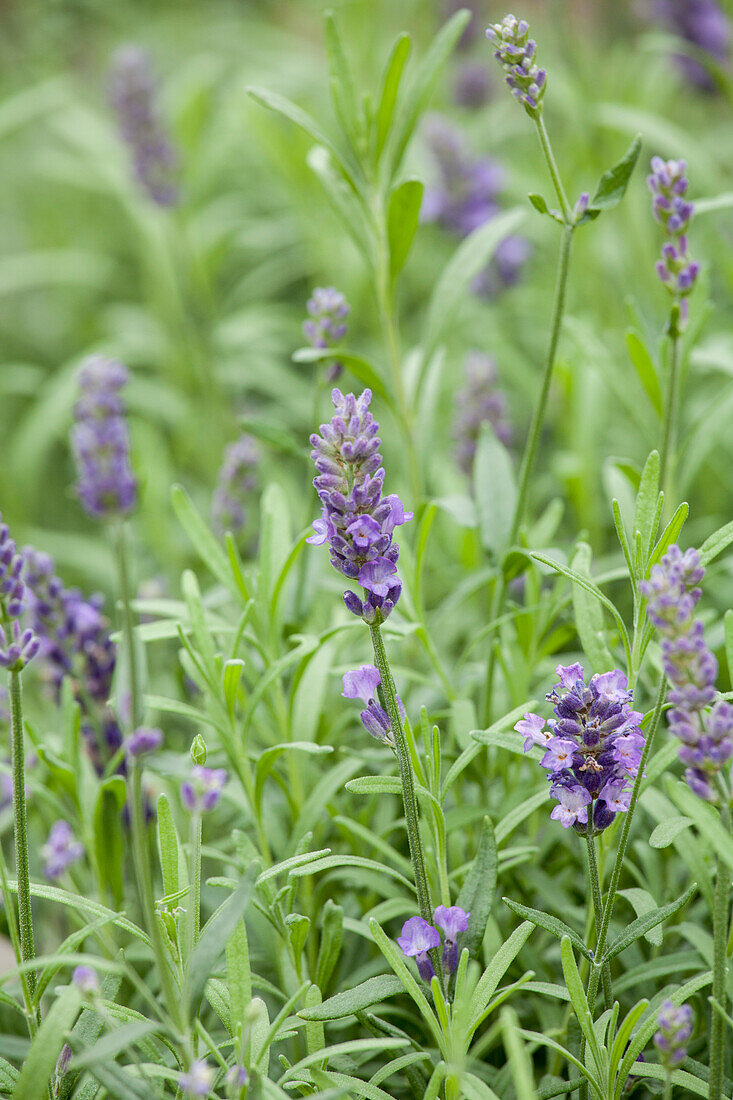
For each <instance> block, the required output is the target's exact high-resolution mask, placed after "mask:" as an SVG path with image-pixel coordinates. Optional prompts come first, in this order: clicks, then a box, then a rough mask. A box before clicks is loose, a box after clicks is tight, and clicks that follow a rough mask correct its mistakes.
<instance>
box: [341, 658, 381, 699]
mask: <svg viewBox="0 0 733 1100" xmlns="http://www.w3.org/2000/svg"><path fill="white" fill-rule="evenodd" d="M343 681H344V690H343V691H342V692H341V694H342V695H343V697H344V698H345V699H361V700H362V701H363V702H364V703H368V702H369V700H370V699H374V698H376V694H377V685H378V684H380V683H381V682H382V678H381V676H380V675H379V669H377V668H376V667H375V666H374V665H360V666H359V668H357V669H354V671H353V672H345V673H344V677H343Z"/></svg>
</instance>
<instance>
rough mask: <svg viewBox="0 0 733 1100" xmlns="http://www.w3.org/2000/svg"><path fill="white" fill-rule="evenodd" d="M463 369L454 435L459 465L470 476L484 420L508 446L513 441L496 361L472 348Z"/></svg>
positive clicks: (456, 404)
mask: <svg viewBox="0 0 733 1100" xmlns="http://www.w3.org/2000/svg"><path fill="white" fill-rule="evenodd" d="M464 371H465V383H464V385H463V386H462V387H461V389H460V390H459V391H458V393H457V394H456V402H455V416H454V420H453V438H454V439H455V443H456V448H455V454H456V460H457V462H458V465H459V466H460V467H461V469H462V470H463V472H464V474H466V476H467V477H469V478H470V477H471V476H472V475H473V461H474V458H475V456H476V445H477V443H478V439H479V435H480V434H481V426H482V424H486V423H488V424H491V427H492V428H493V429H494V431H495V432H496V436H497V438H498V439H499V440H500V441H501V442H502V443H503V444H504V445H505V446H508V445H509V444H510V443H511V441H512V428H511V424H510V423H509V420H508V416H507V413H508V407H507V400H506V397H505V395H504V393H503V392H502V391H501V390H500V389H497V387H496V382H497V370H496V363H495V361H494V360H493V359H491V358H490V357H489V356H488V355H483V354H482V353H481V352H480V351H472V352H469V354H468V355H467V356H466V360H465V366H464Z"/></svg>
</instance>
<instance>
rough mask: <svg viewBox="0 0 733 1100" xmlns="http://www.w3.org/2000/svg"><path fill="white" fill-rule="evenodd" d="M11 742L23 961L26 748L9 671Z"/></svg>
mask: <svg viewBox="0 0 733 1100" xmlns="http://www.w3.org/2000/svg"><path fill="white" fill-rule="evenodd" d="M10 744H11V756H12V767H13V818H14V824H15V828H14V831H13V832H14V839H15V869H16V875H17V878H18V927H19V929H20V951H21V955H22V958H23V962H28V961H29V960H30V959H32V958H33V957H34V956H35V953H36V951H35V946H34V942H33V913H32V910H31V889H30V876H29V873H28V817H27V813H26V803H25V750H24V745H23V689H22V687H21V683H20V672H17V671H15V672H11V673H10ZM28 989H29V992H30V995H31V997H33V995H34V994H35V991H36V972H35V970H29V971H28Z"/></svg>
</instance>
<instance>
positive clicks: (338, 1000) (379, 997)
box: [298, 974, 405, 1020]
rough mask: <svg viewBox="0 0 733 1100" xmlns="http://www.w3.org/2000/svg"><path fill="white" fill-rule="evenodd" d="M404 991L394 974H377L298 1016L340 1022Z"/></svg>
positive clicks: (306, 1009)
mask: <svg viewBox="0 0 733 1100" xmlns="http://www.w3.org/2000/svg"><path fill="white" fill-rule="evenodd" d="M404 991H405V989H404V986H403V984H402V982H401V981H400V979H399V978H398V977H397V976H396V975H395V974H379V975H377V977H375V978H367V980H366V981H365V982H361V983H360V984H359V985H356V986H354V987H353V989H346V990H344V992H343V993H336V994H335V996H333V997H329V998H328V1000H326V1001H324V1002H323V1003H322V1004H319V1005H314V1006H311V1007H308V1008H303V1009H301V1010H300V1012H299V1013H298V1015H299V1016H300V1017H301V1019H303V1020H341V1019H343V1018H344V1016H353V1015H354V1013H356V1012H363V1011H364V1009H366V1008H371V1006H372V1005H375V1004H379V1003H380V1002H381V1001H386V1000H387V998H388V997H394V996H395V994H397V993H404Z"/></svg>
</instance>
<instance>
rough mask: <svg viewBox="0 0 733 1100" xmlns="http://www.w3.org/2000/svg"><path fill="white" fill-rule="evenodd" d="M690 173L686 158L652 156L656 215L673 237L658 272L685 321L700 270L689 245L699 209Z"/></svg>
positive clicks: (650, 182) (649, 180)
mask: <svg viewBox="0 0 733 1100" xmlns="http://www.w3.org/2000/svg"><path fill="white" fill-rule="evenodd" d="M686 172H687V164H686V163H685V161H684V160H668V161H664V160H662V158H661V157H652V171H651V175H649V176H647V184H648V186H649V190H650V191H651V192H652V195H653V196H654V197H653V199H652V211H653V213H654V217H655V218H656V219H657V221H658V222H659V223H660V224H661V225H662V227H663V228H664V232H665V233H666V235H667V237H669V240H668V241H667V242H666V243H665V244H664V245H663V247H662V258H661V260H659V261H658V262H657V274H658V275H659V278H660V279H661V281H662V283H663V284H664V286H665V287H666V288H667V290H668V292H669V293H670V294H671V295H672V297H673V298H674V299H675V302H676V303H677V304H678V306H679V308H680V315H681V320H682V322H683V324H684V322H685V321H686V319H687V308H688V307H687V296H688V295H689V294H690V292H691V290H692V288H693V287H694V285H695V280H696V279H697V276H698V273H699V271H700V265H699V263H697V262H696V261H695V260H692V259H690V255H689V252H688V247H687V228H688V226H689V224H690V220H691V218H692V215H693V214H694V212H695V208H694V206H693V205H692V203H691V202H690V201H689V200H688V199H686V198H685V194H686V192H687V176H686Z"/></svg>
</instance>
